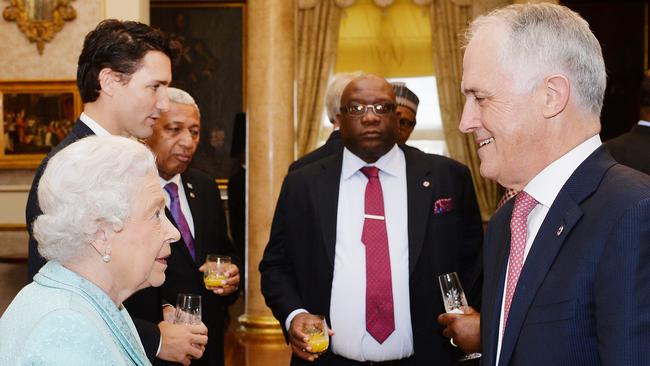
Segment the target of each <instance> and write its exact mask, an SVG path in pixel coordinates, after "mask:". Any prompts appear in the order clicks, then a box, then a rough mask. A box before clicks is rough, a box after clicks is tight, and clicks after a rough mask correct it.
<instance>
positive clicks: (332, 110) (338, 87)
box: [325, 71, 364, 123]
mask: <svg viewBox="0 0 650 366" xmlns="http://www.w3.org/2000/svg"><path fill="white" fill-rule="evenodd" d="M363 75H364V73H363V72H362V71H355V72H341V73H338V74H336V75H334V76H333V77H332V81H331V82H330V85H329V87H328V88H327V95H326V96H325V108H327V118H328V119H329V120H330V122H332V123H334V119H335V118H336V115H337V114H339V113H340V112H341V94H343V89H345V87H346V86H348V84H349V83H350V81H352V80H353V79H356V78H358V77H360V76H363Z"/></svg>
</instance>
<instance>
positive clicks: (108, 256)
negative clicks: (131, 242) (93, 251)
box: [102, 247, 111, 263]
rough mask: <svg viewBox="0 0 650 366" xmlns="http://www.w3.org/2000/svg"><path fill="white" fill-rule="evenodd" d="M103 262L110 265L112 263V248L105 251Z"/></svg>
mask: <svg viewBox="0 0 650 366" xmlns="http://www.w3.org/2000/svg"><path fill="white" fill-rule="evenodd" d="M102 260H103V261H104V263H108V262H110V261H111V249H110V247H106V250H104V255H102Z"/></svg>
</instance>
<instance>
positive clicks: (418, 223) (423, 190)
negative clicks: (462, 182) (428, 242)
mask: <svg viewBox="0 0 650 366" xmlns="http://www.w3.org/2000/svg"><path fill="white" fill-rule="evenodd" d="M402 151H403V152H404V160H405V161H406V192H407V194H406V195H407V204H408V240H409V241H408V246H409V275H410V278H414V276H413V270H414V269H415V264H416V263H417V260H418V257H419V256H420V251H421V250H422V245H423V243H424V235H425V233H426V229H427V222H428V220H429V217H430V215H431V211H432V210H433V206H432V200H431V195H432V192H433V189H434V188H435V187H434V185H435V184H436V182H435V181H434V180H433V179H432V177H431V170H430V166H429V165H427V164H424V163H423V160H422V159H417V158H415V156H414V154H415V153H414V152H413V151H411V150H409V149H402ZM425 182H429V184H426V183H425Z"/></svg>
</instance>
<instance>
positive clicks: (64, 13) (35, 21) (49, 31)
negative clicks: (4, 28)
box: [2, 0, 77, 55]
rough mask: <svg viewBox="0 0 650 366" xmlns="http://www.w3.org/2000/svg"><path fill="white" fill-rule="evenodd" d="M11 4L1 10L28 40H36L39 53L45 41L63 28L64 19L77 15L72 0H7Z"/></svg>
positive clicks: (49, 39)
mask: <svg viewBox="0 0 650 366" xmlns="http://www.w3.org/2000/svg"><path fill="white" fill-rule="evenodd" d="M9 1H10V3H11V5H7V7H6V8H5V9H4V11H3V12H2V16H3V17H4V18H5V20H7V21H15V22H16V23H18V28H19V29H20V30H21V31H22V32H23V33H24V34H25V36H27V39H29V41H30V42H36V48H37V49H38V53H39V54H41V55H42V54H43V48H44V47H45V42H49V41H51V40H52V39H53V38H54V35H55V34H56V33H57V32H59V31H60V30H61V29H63V25H64V24H65V22H66V21H71V20H73V19H75V18H76V17H77V11H76V10H75V9H74V8H73V7H72V5H70V2H71V1H73V0H9Z"/></svg>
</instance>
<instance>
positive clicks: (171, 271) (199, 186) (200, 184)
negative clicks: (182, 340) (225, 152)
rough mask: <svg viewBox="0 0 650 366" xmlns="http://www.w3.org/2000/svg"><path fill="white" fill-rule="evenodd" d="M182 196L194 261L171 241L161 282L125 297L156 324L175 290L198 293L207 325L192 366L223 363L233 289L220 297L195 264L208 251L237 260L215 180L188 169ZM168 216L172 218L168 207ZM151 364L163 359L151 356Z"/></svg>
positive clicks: (133, 311) (138, 314) (128, 304)
mask: <svg viewBox="0 0 650 366" xmlns="http://www.w3.org/2000/svg"><path fill="white" fill-rule="evenodd" d="M181 180H182V182H183V188H184V189H185V196H186V198H187V202H188V203H189V206H190V211H191V212H192V219H193V220H194V249H195V254H196V256H195V257H196V260H194V259H192V256H191V255H190V252H189V250H188V249H187V247H186V246H185V243H184V242H183V239H182V238H181V239H180V240H179V241H177V242H176V243H174V244H172V245H171V249H172V251H171V255H170V256H169V258H167V270H166V271H165V282H164V283H163V285H162V286H160V287H149V288H146V289H143V290H140V291H138V292H137V293H135V294H133V295H132V296H131V297H130V298H129V299H127V300H126V301H125V302H124V305H125V306H126V309H127V310H128V311H129V313H130V314H131V315H133V316H135V317H139V318H142V319H145V320H148V321H150V322H153V323H158V322H159V321H161V320H162V304H163V303H169V304H171V305H175V304H176V296H177V295H178V294H179V293H192V294H199V295H201V303H202V314H201V316H202V320H203V323H205V325H206V326H207V327H208V345H207V347H206V351H205V353H204V354H203V357H201V358H200V359H198V360H193V361H192V365H210V366H218V365H223V362H224V360H223V358H224V351H223V332H224V317H225V314H226V310H227V308H226V307H227V305H229V304H230V303H232V302H233V301H234V300H236V299H237V295H238V293H237V292H236V293H235V294H233V295H230V296H228V297H221V296H218V295H215V294H214V293H212V291H208V290H206V289H205V287H204V285H203V274H202V273H201V272H199V267H200V266H201V265H202V264H203V263H204V262H205V257H206V255H207V254H225V255H230V256H232V257H233V260H234V263H236V264H238V260H237V256H236V254H235V249H234V247H233V246H232V243H231V242H230V238H229V237H228V231H227V228H226V216H225V214H224V210H223V203H222V202H221V196H220V194H219V189H218V188H217V185H216V183H215V182H214V180H212V179H210V177H208V176H207V175H206V174H204V173H202V172H201V171H199V170H196V169H191V168H190V169H188V170H187V171H185V172H184V173H183V174H181ZM166 214H167V217H168V218H169V220H170V221H171V222H172V223H174V219H173V218H172V216H171V213H170V212H169V210H166ZM174 225H176V224H175V223H174ZM154 364H161V365H162V364H168V363H165V362H163V361H161V360H158V359H156V360H155V362H154Z"/></svg>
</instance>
